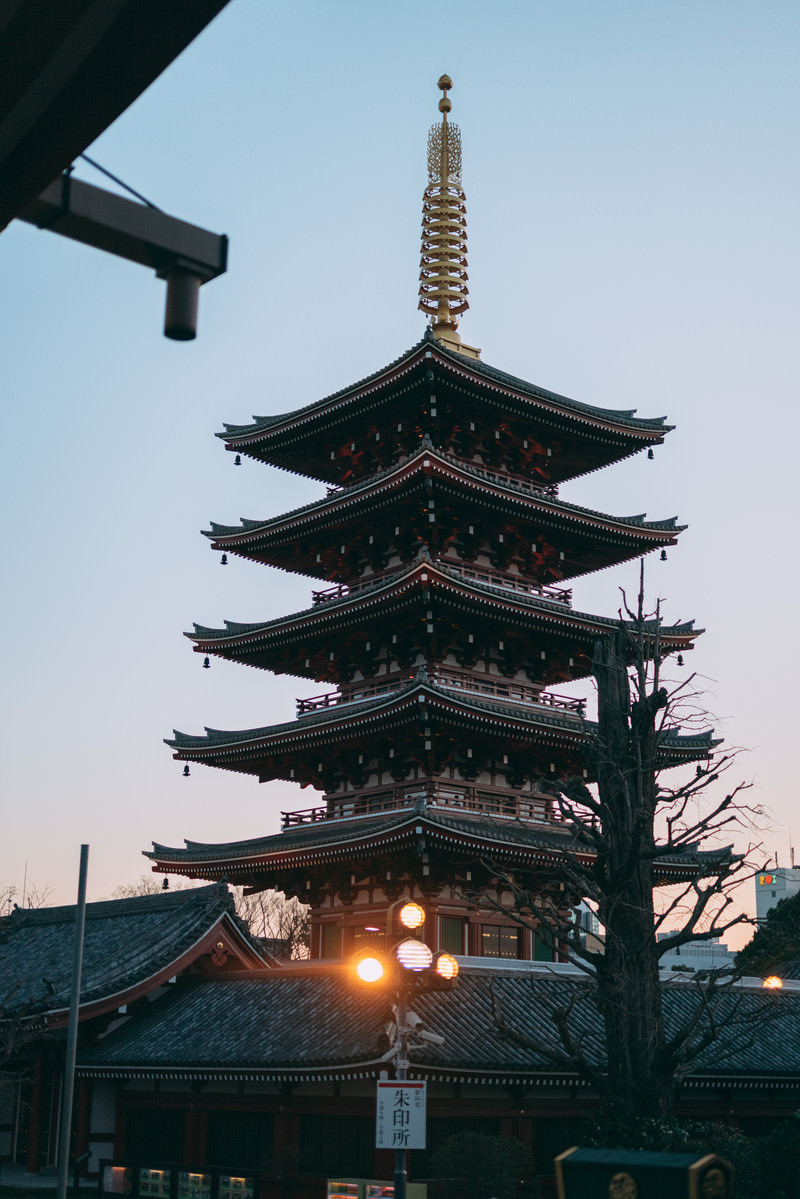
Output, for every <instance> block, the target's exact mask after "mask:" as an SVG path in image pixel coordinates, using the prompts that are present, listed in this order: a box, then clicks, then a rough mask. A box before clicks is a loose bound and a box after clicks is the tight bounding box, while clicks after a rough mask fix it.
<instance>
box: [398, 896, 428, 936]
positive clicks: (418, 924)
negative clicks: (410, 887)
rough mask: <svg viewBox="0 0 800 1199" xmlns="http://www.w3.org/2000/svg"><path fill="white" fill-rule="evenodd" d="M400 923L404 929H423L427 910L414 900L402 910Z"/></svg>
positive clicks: (404, 905)
mask: <svg viewBox="0 0 800 1199" xmlns="http://www.w3.org/2000/svg"><path fill="white" fill-rule="evenodd" d="M400 923H401V924H402V925H403V928H408V929H414V928H422V925H423V924H424V923H425V909H424V908H421V907H420V906H419V904H418V903H414V902H413V900H412V901H411V902H409V903H405V904H403V906H402V907H401V909H400Z"/></svg>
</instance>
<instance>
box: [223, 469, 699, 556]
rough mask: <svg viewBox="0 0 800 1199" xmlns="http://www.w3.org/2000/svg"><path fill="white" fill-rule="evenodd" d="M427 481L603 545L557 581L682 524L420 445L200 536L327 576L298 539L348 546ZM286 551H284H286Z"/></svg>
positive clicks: (661, 540)
mask: <svg viewBox="0 0 800 1199" xmlns="http://www.w3.org/2000/svg"><path fill="white" fill-rule="evenodd" d="M428 483H430V484H432V486H433V487H434V488H435V489H441V491H442V492H443V494H446V495H448V496H450V497H451V498H454V499H455V500H456V502H457V503H458V505H459V507H460V508H461V507H462V506H464V507H466V508H467V509H469V508H470V507H472V508H474V509H475V510H486V509H491V510H492V511H493V513H495V514H496V513H500V514H501V515H502V516H503V517H504V518H505V519H507V520H510V521H516V522H518V523H519V524H520V525H525V526H526V528H527V526H528V525H531V526H532V527H534V528H539V527H545V528H548V529H549V528H552V529H553V530H556V531H557V532H558V533H560V534H561V535H562V536H563V535H567V536H571V537H573V538H576V539H578V540H579V541H580V542H581V544H583V542H589V541H591V543H592V544H593V545H601V544H602V546H604V547H606V553H605V558H603V559H602V560H601V561H600V562H598V564H596V565H591V564H588V565H586V564H585V558H586V554H585V552H584V553H582V554H581V555H579V556H578V557H576V559H575V561H574V562H571V563H570V562H563V563H561V564H560V569H561V570H562V574H563V577H565V578H567V577H572V576H575V575H582V574H586V573H589V571H591V570H593V569H598V568H599V567H600V566H605V565H611V564H612V562H613V563H617V562H619V561H624V560H625V559H626V558H631V557H636V556H638V555H640V554H642V553H647V552H648V551H649V550H652V549H657V548H661V547H664V546H667V545H674V544H675V540H676V537H677V535H678V534H679V533H681V532H682V531H683V529H684V528H685V526H682V525H678V524H677V522H676V518H674V517H672V518H670V519H668V520H660V521H647V520H645V519H644V517H643V516H629V517H618V516H611V515H608V514H607V513H603V512H596V511H593V510H592V509H589V508H583V507H580V506H579V505H577V504H569V503H565V502H564V501H562V500H559V499H557V498H555V497H554V496H551V495H548V494H547V493H546V491H545V490H544V489H541V488H537V487H535V486H531V487H523V486H521V485H519V484H516V483H513V482H509V481H506V480H505V479H503V477H502V476H500V475H497V474H494V473H493V472H489V471H484V470H482V469H480V468H478V467H476V466H474V465H473V464H470V463H467V462H465V461H463V460H460V459H457V458H455V457H454V456H453V455H450V454H445V453H443V452H442V451H439V450H434V449H432V448H428V447H424V448H421V449H420V450H419V451H418V452H417V453H415V454H413V455H412V456H411V457H410V458H408V459H406V460H405V461H403V462H401V463H398V464H396V465H395V466H393V467H391V468H390V469H389V470H386V471H382V472H380V473H379V474H377V475H373V476H371V477H370V478H368V479H365V480H363V481H361V482H359V483H356V484H354V485H352V486H350V487H346V488H342V489H341V490H339V491H336V492H334V493H333V494H331V495H328V496H327V497H325V498H324V499H322V500H318V501H316V502H315V503H312V504H306V505H304V506H303V507H301V508H297V509H295V510H293V511H291V512H286V513H283V514H282V515H280V516H277V517H273V518H270V519H267V520H250V519H244V520H242V521H241V523H240V524H239V525H222V524H217V523H216V522H212V523H211V528H210V529H208V530H205V531H204V535H205V536H206V537H208V538H209V539H210V540H211V542H212V547H213V548H214V549H216V550H224V551H226V552H228V553H235V554H237V555H239V556H241V557H243V558H248V559H250V560H251V561H261V562H266V563H269V564H272V565H279V566H281V567H283V568H284V569H287V570H292V571H294V572H296V573H300V574H306V575H309V576H311V577H314V578H321V579H324V578H327V576H328V568H327V567H326V565H325V563H323V562H321V561H320V562H315V561H314V560H313V559H312V557H311V551H309V552H308V553H307V554H306V556H305V557H298V555H297V549H298V546H299V543H301V542H303V541H309V540H310V539H311V538H314V537H319V538H322V539H325V540H326V541H329V540H330V538H331V531H332V530H335V531H336V532H337V535H338V534H339V533H341V535H342V536H344V537H346V538H347V539H349V540H350V541H351V543H352V540H353V537H354V536H355V535H356V531H362V532H363V530H364V528H365V521H368V520H374V514H375V513H376V512H385V510H386V509H387V508H388V509H389V510H390V511H391V513H392V520H393V519H394V513H395V512H396V509H397V505H398V504H399V503H400V502H416V501H417V500H419V499H420V497H424V499H425V501H426V502H427V498H428ZM434 494H435V492H434ZM289 549H291V550H292V554H291V555H289V554H287V552H286V551H287V550H289ZM606 558H607V559H608V560H606Z"/></svg>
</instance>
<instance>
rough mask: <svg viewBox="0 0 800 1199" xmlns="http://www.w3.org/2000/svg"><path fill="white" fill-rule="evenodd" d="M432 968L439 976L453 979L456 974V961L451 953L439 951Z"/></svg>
mask: <svg viewBox="0 0 800 1199" xmlns="http://www.w3.org/2000/svg"><path fill="white" fill-rule="evenodd" d="M433 969H434V971H435V972H436V973H437V974H438V975H439V977H440V978H446V979H448V980H450V979H454V978H455V977H456V976H457V975H458V962H457V961H456V959H455V958H454V957H453V955H452V954H451V953H439V954H437V955H436V961H435V962H434V964H433Z"/></svg>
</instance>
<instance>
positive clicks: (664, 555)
mask: <svg viewBox="0 0 800 1199" xmlns="http://www.w3.org/2000/svg"><path fill="white" fill-rule="evenodd" d="M224 556H225V555H224V554H223V557H224ZM666 560H667V551H666V550H662V551H661V561H662V562H666Z"/></svg>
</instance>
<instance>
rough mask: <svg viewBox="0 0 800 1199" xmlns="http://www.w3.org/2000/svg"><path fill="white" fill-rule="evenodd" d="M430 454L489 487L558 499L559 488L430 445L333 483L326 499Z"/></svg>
mask: <svg viewBox="0 0 800 1199" xmlns="http://www.w3.org/2000/svg"><path fill="white" fill-rule="evenodd" d="M426 452H430V453H432V454H435V455H436V456H437V457H438V458H444V459H445V460H446V461H447V462H452V463H453V464H454V465H455V466H458V467H461V468H463V469H465V470H468V471H471V472H472V474H474V475H480V477H481V478H482V479H488V480H489V481H490V482H491V483H499V484H500V485H501V486H502V487H507V486H508V485H509V484H511V486H512V487H514V488H516V489H517V490H518V491H525V492H527V493H528V494H529V495H538V496H544V497H545V498H546V499H548V500H557V499H558V487H557V486H556V485H555V484H554V483H534V481H533V480H532V479H529V478H528V477H527V475H516V474H513V473H512V472H511V471H509V470H504V471H500V470H491V469H490V468H489V467H487V466H481V465H480V464H479V463H477V462H475V461H474V460H473V459H471V458H461V457H459V455H458V454H452V453H451V452H450V451H449V450H443V449H440V448H437V447H435V446H433V445H432V444H431V443H430V442H428V443H427V446H425V445H424V444H423V445H421V446H420V448H419V449H417V450H415V451H414V452H413V453H412V454H404V455H403V456H402V457H401V458H397V459H396V460H395V461H394V462H392V463H391V464H390V465H389V466H384V467H382V468H381V470H376V471H374V472H373V473H372V474H371V475H364V477H363V478H361V479H356V480H355V482H353V483H346V484H345V485H344V486H342V485H337V484H336V483H334V484H332V485H331V486H329V487H327V488H326V497H327V498H328V499H333V498H334V497H337V496H341V495H348V494H350V493H352V492H355V491H358V490H359V488H363V487H371V486H372V484H373V483H377V482H380V480H381V479H384V478H386V477H387V475H391V474H393V473H394V471H396V470H398V469H399V468H400V467H401V466H405V464H406V463H407V462H411V461H412V459H414V458H417V457H419V455H420V453H426Z"/></svg>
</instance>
